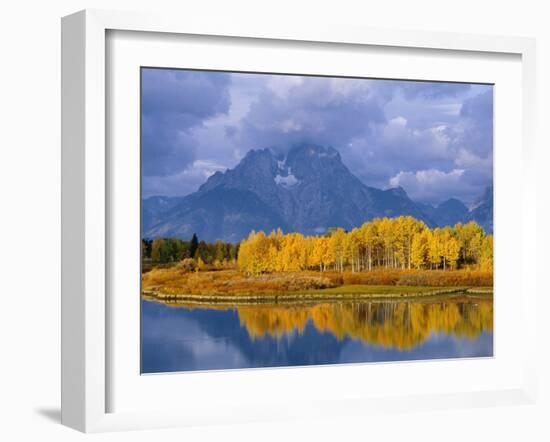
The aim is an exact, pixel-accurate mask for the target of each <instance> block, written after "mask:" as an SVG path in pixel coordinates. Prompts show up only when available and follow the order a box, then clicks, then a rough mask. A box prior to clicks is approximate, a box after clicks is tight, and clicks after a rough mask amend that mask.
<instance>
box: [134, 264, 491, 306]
mask: <svg viewBox="0 0 550 442" xmlns="http://www.w3.org/2000/svg"><path fill="white" fill-rule="evenodd" d="M466 290H471V291H472V290H475V291H479V292H481V293H482V294H483V293H487V292H491V291H492V274H487V273H486V272H485V273H483V272H478V271H471V270H455V271H421V270H375V271H370V272H355V273H353V272H323V273H320V272H313V271H304V272H295V273H270V274H259V275H249V274H246V273H243V272H239V271H238V270H236V269H226V270H217V271H198V272H189V271H184V270H182V269H181V268H178V267H177V266H175V267H171V268H155V269H153V270H151V271H149V272H147V273H144V274H143V275H142V291H143V293H144V294H146V295H148V296H152V297H155V298H158V299H187V300H204V301H205V302H216V301H217V300H223V301H225V302H232V301H238V300H244V299H248V300H250V301H254V302H263V301H264V300H267V301H272V300H274V299H277V300H279V299H280V300H282V301H284V300H291V299H292V300H294V299H305V298H308V299H361V298H373V297H378V298H385V297H395V298H400V297H406V296H426V295H430V296H435V295H438V294H448V293H457V292H464V291H466Z"/></svg>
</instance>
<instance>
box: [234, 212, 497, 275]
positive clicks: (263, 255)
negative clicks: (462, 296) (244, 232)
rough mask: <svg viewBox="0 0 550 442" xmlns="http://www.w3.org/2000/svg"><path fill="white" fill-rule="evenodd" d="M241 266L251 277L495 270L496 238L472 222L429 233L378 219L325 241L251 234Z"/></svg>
mask: <svg viewBox="0 0 550 442" xmlns="http://www.w3.org/2000/svg"><path fill="white" fill-rule="evenodd" d="M237 262H238V266H239V268H240V269H241V270H242V271H244V272H247V273H250V274H259V273H273V272H298V271H304V270H313V269H317V270H319V271H321V272H324V271H327V270H332V271H337V272H345V271H351V272H352V273H355V272H364V271H372V270H375V269H401V270H405V269H419V270H420V269H426V270H427V269H429V270H438V269H441V270H448V269H457V268H459V267H465V266H470V267H475V268H476V269H478V270H484V271H492V267H493V237H492V236H491V235H486V234H485V232H484V230H483V229H482V228H481V227H480V226H479V225H478V224H477V223H475V222H473V221H472V222H469V223H467V224H457V225H455V226H454V227H444V228H439V227H438V228H434V229H430V228H428V227H427V226H426V225H425V224H424V223H423V222H422V221H419V220H417V219H415V218H413V217H411V216H400V217H398V218H376V219H374V220H372V221H370V222H367V223H365V224H363V225H362V226H361V227H357V228H354V229H353V230H351V231H349V232H346V231H345V230H343V229H341V228H337V229H333V230H331V231H330V232H329V233H328V234H327V235H322V236H309V237H307V236H304V235H302V234H301V233H287V234H284V233H283V232H282V231H281V230H280V229H279V230H274V231H272V232H271V233H270V234H265V233H264V232H263V231H260V232H251V233H250V235H249V236H248V238H247V239H245V240H244V241H243V242H241V244H240V248H239V254H238V260H237Z"/></svg>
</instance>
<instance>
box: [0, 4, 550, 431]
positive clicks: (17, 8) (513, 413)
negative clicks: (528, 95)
mask: <svg viewBox="0 0 550 442" xmlns="http://www.w3.org/2000/svg"><path fill="white" fill-rule="evenodd" d="M198 3H199V2H181V1H180V2H169V1H165V0H155V1H154V2H151V1H143V0H137V1H130V0H111V1H105V0H88V1H81V0H73V1H69V0H57V1H50V2H39V1H31V0H20V1H17V2H15V1H12V2H9V3H7V2H6V3H4V4H3V7H2V12H1V15H0V21H1V24H0V33H1V38H0V42H1V48H2V51H1V54H2V57H3V58H2V59H3V63H2V64H3V66H2V68H1V69H0V121H1V122H2V125H1V128H2V129H1V132H0V134H1V138H0V139H1V140H2V142H1V147H0V152H1V153H0V154H1V157H2V159H1V161H0V167H1V170H0V192H1V193H2V195H1V199H0V201H1V202H2V207H3V210H2V217H1V220H0V227H1V232H2V241H0V248H1V253H0V260H1V261H2V262H1V264H2V265H1V267H0V268H1V269H2V275H3V278H2V280H3V285H2V288H3V290H2V295H3V298H4V299H3V303H2V305H1V306H0V336H1V337H2V355H3V357H2V364H1V372H0V373H1V376H0V407H1V408H0V416H2V419H1V421H2V424H1V425H0V434H1V435H2V436H3V437H2V439H3V440H8V441H9V440H23V439H26V440H27V439H28V440H33V439H36V438H38V437H40V438H47V439H52V440H63V441H64V440H81V439H83V438H84V436H83V435H81V434H79V433H76V432H74V431H72V430H68V429H66V428H64V427H61V426H60V425H59V424H58V419H59V384H60V382H59V366H60V364H59V358H60V355H59V353H60V346H59V334H60V330H59V322H60V314H59V312H60V294H59V290H60V251H59V239H60V234H59V231H60V209H59V207H60V195H59V188H60V145H59V144H60V106H59V102H60V99H59V97H60V17H61V16H63V15H65V14H68V13H71V12H74V11H76V10H79V9H83V8H86V7H88V8H90V7H91V8H111V9H127V10H150V9H153V8H154V9H155V10H165V9H168V10H173V11H174V13H182V14H189V13H195V14H215V15H222V16H225V15H229V14H239V15H246V16H248V17H249V19H250V20H256V19H261V20H265V19H267V18H269V19H271V20H275V21H277V20H280V21H282V22H283V21H287V20H293V21H298V22H303V23H304V26H307V23H308V22H310V21H312V20H315V21H318V22H324V23H327V25H329V23H331V22H332V23H334V22H337V23H350V24H360V25H366V26H369V25H370V26H375V27H386V28H393V27H397V28H399V27H401V28H410V29H427V30H445V31H458V32H475V33H487V34H510V35H525V36H535V37H537V39H538V40H537V43H538V80H539V101H538V109H539V113H538V125H539V141H538V143H539V150H540V152H539V161H538V165H539V171H538V172H539V178H538V179H539V185H538V186H537V190H538V191H539V192H541V193H542V194H543V195H546V193H547V192H548V190H549V186H548V179H547V175H548V174H547V173H546V170H545V169H546V164H547V163H548V159H549V155H548V146H549V143H548V141H549V137H548V134H547V133H546V130H545V129H546V124H545V122H546V121H549V118H550V115H549V111H548V106H545V102H546V100H547V99H548V98H550V96H549V93H548V92H549V87H548V83H547V82H546V81H545V80H546V79H548V78H550V30H549V28H548V13H545V11H544V3H543V2H537V1H531V0H524V1H522V2H506V3H505V2H497V1H486V2H480V1H479V0H477V1H471V0H462V1H460V2H458V1H455V2H447V3H445V4H443V2H441V1H429V0H417V1H414V2H410V1H406V0H400V1H396V0H394V1H383V2H370V3H368V2H365V1H362V2H361V1H358V2H351V1H345V0H340V1H338V2H334V1H331V2H321V1H319V0H318V1H315V2H306V1H302V2H296V1H294V2H293V1H291V0H278V1H272V2H270V3H269V4H266V3H265V2H253V1H250V2H247V1H244V0H242V1H241V0H233V1H231V2H227V1H226V2H223V1H219V2H215V1H213V0H212V1H211V0H204V1H202V2H201V3H200V4H198ZM542 202H543V199H541V203H542ZM539 216H540V218H539V235H540V236H539V237H540V239H541V246H540V248H539V251H538V260H533V262H534V265H535V263H537V264H538V265H539V271H540V276H541V277H542V271H543V270H544V269H543V265H544V260H545V256H544V255H543V252H544V250H548V247H547V246H548V240H547V239H545V238H544V237H543V235H542V234H543V233H544V232H543V228H544V226H545V225H549V212H548V207H547V206H546V205H545V206H542V204H541V206H540V207H539ZM541 282H544V281H543V280H542V278H541ZM6 283H7V284H6ZM541 295H543V294H542V293H541ZM541 304H542V305H541V307H542V308H541V309H540V311H541V313H540V315H539V324H540V325H539V329H540V333H541V335H540V337H539V339H540V341H539V342H541V343H542V342H544V340H543V336H545V337H548V330H549V328H548V326H547V325H546V324H545V323H544V321H543V313H544V311H545V310H544V308H548V307H549V306H548V301H546V300H545V299H542V301H541ZM546 322H547V321H546ZM546 342H547V341H546ZM541 348H543V349H544V351H541V356H540V358H541V359H540V361H541V362H540V367H541V373H543V374H544V373H546V374H547V373H548V372H549V359H548V350H547V349H548V346H547V344H546V345H544V346H541ZM540 392H541V395H540V399H539V402H538V404H537V405H534V406H524V407H500V408H491V409H483V410H461V411H440V412H435V413H425V412H423V413H422V412H416V413H412V414H406V415H399V416H395V415H394V416H387V415H380V416H376V417H375V418H372V417H371V418H369V420H365V422H355V421H348V420H343V419H340V420H334V421H327V422H290V423H282V424H257V425H249V426H232V427H217V428H207V429H204V428H201V429H191V430H165V431H161V432H155V433H151V432H139V433H120V434H107V435H100V436H96V440H109V441H111V440H149V439H151V438H155V439H159V440H181V439H182V438H187V439H188V440H218V439H225V440H257V439H261V440H299V439H307V440H309V439H312V438H313V437H314V438H316V439H320V440H332V439H337V438H341V437H345V436H348V437H354V438H355V437H357V438H366V437H370V438H376V437H379V438H380V437H387V438H388V439H394V438H395V439H397V438H400V439H404V438H407V439H408V440H411V439H412V440H417V439H418V440H421V439H422V440H439V439H441V438H445V439H446V440H449V441H451V440H465V439H474V440H482V438H485V439H494V440H504V439H507V438H508V437H510V438H511V440H516V439H525V440H543V439H545V438H547V437H548V433H549V430H548V427H547V425H546V422H545V418H546V419H547V416H548V415H549V399H550V394H549V382H548V380H547V379H546V378H545V377H544V376H542V377H541V379H540Z"/></svg>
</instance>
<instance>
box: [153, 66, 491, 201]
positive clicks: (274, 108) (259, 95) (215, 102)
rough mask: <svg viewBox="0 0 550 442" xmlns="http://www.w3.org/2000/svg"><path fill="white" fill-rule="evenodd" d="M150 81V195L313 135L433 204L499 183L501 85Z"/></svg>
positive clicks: (374, 179) (362, 170)
mask: <svg viewBox="0 0 550 442" xmlns="http://www.w3.org/2000/svg"><path fill="white" fill-rule="evenodd" d="M147 80H148V83H149V88H148V89H147V90H144V94H145V93H147V94H148V97H144V113H143V120H144V124H143V128H144V133H143V135H144V138H143V141H144V163H145V162H146V161H150V164H144V169H145V175H148V177H147V180H144V196H148V195H151V194H153V193H157V194H158V193H163V194H167V195H178V194H179V195H181V194H187V193H190V192H192V191H194V190H196V189H197V188H198V186H199V185H200V184H202V182H204V180H206V178H207V177H208V176H209V175H210V174H212V173H214V172H215V171H216V170H223V169H225V168H228V167H234V166H235V165H236V164H237V163H238V161H239V160H240V159H241V158H242V157H243V156H244V155H245V154H246V153H247V152H248V151H249V150H250V149H257V148H265V147H270V148H272V149H274V150H275V151H277V152H280V153H281V154H284V153H285V152H286V151H287V150H288V149H290V148H291V147H292V146H293V145H295V144H297V143H304V142H311V143H315V144H320V145H330V146H332V147H334V148H336V149H337V150H339V151H340V153H341V156H342V159H343V161H344V163H345V164H346V165H347V166H348V167H349V168H350V169H351V170H352V172H353V173H355V174H356V175H357V176H358V177H359V178H360V179H361V180H362V181H363V182H365V184H367V185H371V186H375V187H381V188H387V187H390V186H396V185H401V186H403V187H404V188H405V190H406V191H407V192H408V193H409V194H410V196H411V197H413V198H416V199H418V200H422V201H427V202H433V203H438V202H440V201H442V200H444V199H446V198H449V197H459V198H461V199H463V200H464V201H465V202H470V201H473V200H475V199H476V198H477V196H478V194H481V193H482V192H483V188H484V187H485V186H487V185H490V184H491V183H492V143H493V140H492V113H493V109H492V87H491V86H480V85H467V84H458V83H429V82H410V81H396V80H356V79H337V78H319V77H299V76H284V75H256V74H221V73H205V72H203V73H201V72H187V71H183V72H178V71H167V73H164V74H163V75H160V74H159V72H158V71H155V72H153V73H152V75H151V77H150V78H148V79H147ZM144 89H145V88H144ZM149 119H150V121H149ZM145 147H147V149H145ZM146 150H147V152H145V151H146Z"/></svg>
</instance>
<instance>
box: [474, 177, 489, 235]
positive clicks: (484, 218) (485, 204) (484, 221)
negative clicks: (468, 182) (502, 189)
mask: <svg viewBox="0 0 550 442" xmlns="http://www.w3.org/2000/svg"><path fill="white" fill-rule="evenodd" d="M468 219H469V220H473V221H475V222H477V223H478V224H479V225H480V226H481V227H483V228H484V229H485V231H486V232H488V233H493V186H489V187H487V188H486V189H485V192H484V193H483V195H482V196H481V198H479V200H477V202H476V203H475V204H474V205H473V206H472V207H471V208H470V211H469V216H468Z"/></svg>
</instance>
